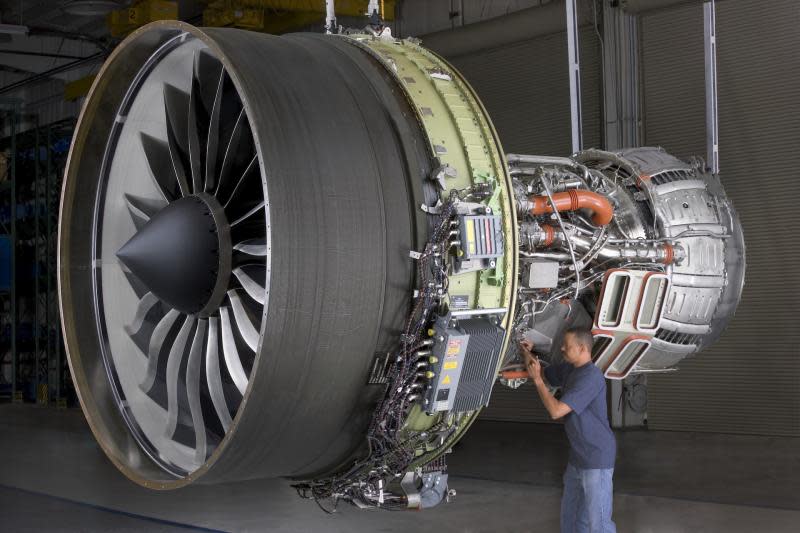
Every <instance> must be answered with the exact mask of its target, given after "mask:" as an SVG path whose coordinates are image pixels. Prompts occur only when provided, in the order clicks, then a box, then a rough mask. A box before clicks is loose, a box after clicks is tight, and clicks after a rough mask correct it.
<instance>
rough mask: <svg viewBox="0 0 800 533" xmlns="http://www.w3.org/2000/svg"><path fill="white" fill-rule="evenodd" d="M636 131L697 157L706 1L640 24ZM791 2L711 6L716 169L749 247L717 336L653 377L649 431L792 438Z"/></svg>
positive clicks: (796, 66) (797, 193) (796, 117)
mask: <svg viewBox="0 0 800 533" xmlns="http://www.w3.org/2000/svg"><path fill="white" fill-rule="evenodd" d="M640 23H641V27H640V28H641V29H640V36H641V53H642V55H641V62H642V72H643V90H644V119H645V127H644V138H645V143H646V144H648V143H649V144H652V143H658V144H660V145H662V146H663V147H664V148H665V149H666V150H667V151H669V152H671V153H675V154H677V155H679V156H683V157H687V156H689V155H691V154H705V151H706V145H705V118H704V117H705V115H704V112H705V111H704V110H705V101H704V96H703V95H704V69H703V10H702V4H699V3H697V4H688V5H684V6H679V7H676V8H671V9H666V10H662V11H657V12H652V13H650V14H644V15H643V16H641V19H640ZM798 25H800V9H798V6H797V3H796V2H794V1H793V0H773V1H770V2H746V1H742V0H725V1H724V2H717V42H718V48H717V54H718V57H717V70H718V84H719V91H718V95H719V106H718V107H719V137H720V169H721V179H722V183H723V185H724V187H725V191H726V192H727V194H728V195H729V197H730V198H731V199H732V200H733V203H734V206H735V207H736V209H737V210H738V211H739V216H740V218H741V222H742V225H743V227H744V236H745V242H746V245H747V273H746V277H745V287H744V293H743V297H742V301H741V303H740V304H739V308H738V310H737V312H736V317H735V318H734V320H733V321H732V322H731V324H730V326H729V328H728V330H727V331H726V333H725V334H724V335H723V336H722V338H721V339H720V340H719V341H718V342H717V343H716V344H715V345H714V346H713V347H711V348H710V349H708V350H706V351H704V352H702V353H700V354H699V355H697V356H695V357H692V358H690V359H687V360H686V361H684V362H683V363H682V364H681V365H680V370H679V371H678V372H675V373H671V374H662V375H653V376H650V378H649V408H648V416H649V426H650V427H651V428H653V429H663V430H689V431H705V432H723V433H746V434H761V435H788V436H800V386H798V384H800V348H799V347H800V328H798V327H797V325H796V324H795V322H796V311H797V302H798V299H800V289H798V285H797V284H796V283H794V282H793V280H792V274H791V273H792V272H793V270H794V265H796V264H797V262H798V260H800V250H798V247H797V237H796V234H795V222H794V219H795V216H796V203H797V201H798V198H800V185H799V183H800V181H798V175H797V174H798V172H797V164H796V155H795V154H796V151H797V148H796V146H797V143H798V139H800V105H798V102H797V97H798V90H797V88H798V86H800V60H798V56H797V27H798Z"/></svg>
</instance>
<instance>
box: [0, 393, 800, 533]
mask: <svg viewBox="0 0 800 533" xmlns="http://www.w3.org/2000/svg"><path fill="white" fill-rule="evenodd" d="M0 434H1V435H2V438H0V531H13V532H23V531H185V530H187V529H188V530H199V531H286V532H290V531H291V532H295V531H297V532H306V531H308V532H316V531H324V532H354V531H374V532H388V531H409V530H418V529H422V528H424V529H426V530H433V529H434V528H435V530H436V531H438V532H451V531H452V532H456V531H458V532H473V531H475V532H478V531H481V532H482V531H492V532H497V531H513V532H518V531H526V532H527V531H530V532H533V531H540V532H557V531H558V506H559V500H560V490H561V489H560V476H561V470H562V469H563V466H564V460H565V456H566V455H565V454H566V448H565V446H566V440H565V437H564V435H563V429H562V428H561V427H559V426H552V425H536V424H510V423H500V422H490V421H478V422H477V423H476V425H475V427H474V428H473V429H472V430H471V431H470V433H469V434H468V435H467V437H466V438H465V439H464V440H463V441H462V443H460V444H459V445H457V446H456V449H455V451H454V453H453V454H452V455H450V456H449V459H448V462H449V466H450V481H451V487H452V488H455V489H456V490H457V491H458V496H457V498H456V499H455V500H454V501H453V502H451V503H449V504H443V505H441V506H439V507H437V508H435V509H431V510H428V511H424V512H407V513H406V512H399V513H398V512H387V511H378V510H370V511H359V510H357V509H355V508H352V507H349V506H347V505H342V506H340V508H339V512H337V513H336V514H335V515H326V514H324V513H322V511H320V510H319V509H318V508H317V507H316V505H315V504H314V503H313V502H310V501H306V500H301V499H299V498H298V497H297V496H296V494H295V492H294V490H293V489H291V488H290V487H289V485H288V483H287V482H286V481H283V480H260V481H249V482H243V483H232V484H226V485H218V486H197V487H194V486H193V487H189V488H186V489H183V490H179V491H177V492H170V493H156V492H151V491H148V490H145V489H142V488H140V487H138V486H137V485H134V484H133V483H131V482H129V481H127V479H126V478H124V476H122V475H121V474H119V473H118V472H117V471H116V469H114V467H113V466H112V465H111V463H110V462H109V461H108V460H107V459H106V458H105V456H104V455H103V454H102V452H101V451H100V449H99V447H98V446H97V444H95V442H94V440H93V438H92V436H91V434H90V432H89V430H88V427H87V425H86V423H85V421H84V419H83V416H82V414H81V412H80V411H79V410H66V411H65V410H56V409H51V408H40V407H34V406H24V405H0ZM617 438H618V442H619V457H618V463H617V471H616V474H615V496H614V519H615V521H616V523H617V526H618V529H619V531H620V532H621V533H624V532H636V533H651V532H652V533H661V532H664V533H679V532H684V531H685V532H693V533H694V532H727V533H737V532H748V533H749V532H753V531H758V532H784V531H785V532H796V531H800V446H798V445H800V440H798V439H791V438H767V437H745V436H731V435H705V434H692V433H670V432H651V431H630V432H623V433H618V435H617Z"/></svg>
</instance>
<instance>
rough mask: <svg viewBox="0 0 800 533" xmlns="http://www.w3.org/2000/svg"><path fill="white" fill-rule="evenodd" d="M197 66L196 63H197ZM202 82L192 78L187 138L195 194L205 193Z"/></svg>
mask: <svg viewBox="0 0 800 533" xmlns="http://www.w3.org/2000/svg"><path fill="white" fill-rule="evenodd" d="M195 64H196V63H195ZM200 98H201V97H200V82H199V81H198V79H197V78H195V77H193V78H192V92H191V94H190V95H189V112H188V116H187V125H186V129H187V132H186V133H187V137H188V139H187V140H188V146H189V168H190V170H191V175H192V190H193V191H194V192H195V193H198V192H203V186H204V183H203V169H202V165H201V161H202V153H203V150H202V147H201V145H200V122H201V120H200V118H199V117H198V116H197V115H198V109H199V108H202V103H201V102H200Z"/></svg>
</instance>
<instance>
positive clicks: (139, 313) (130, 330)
mask: <svg viewBox="0 0 800 533" xmlns="http://www.w3.org/2000/svg"><path fill="white" fill-rule="evenodd" d="M157 303H158V298H157V297H156V295H155V294H153V293H152V292H148V293H147V294H145V295H144V297H143V298H142V299H141V300H139V304H138V305H137V306H136V314H135V315H133V320H132V321H131V323H130V324H128V325H126V326H125V333H127V334H128V335H130V336H133V335H136V333H137V332H138V331H139V330H140V329H141V328H142V324H143V323H144V319H145V317H146V316H147V313H149V312H150V310H151V309H152V308H153V306H154V305H156V304H157Z"/></svg>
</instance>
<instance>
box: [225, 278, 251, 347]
mask: <svg viewBox="0 0 800 533" xmlns="http://www.w3.org/2000/svg"><path fill="white" fill-rule="evenodd" d="M228 298H230V301H231V309H233V318H234V319H235V320H236V326H237V327H238V328H239V333H240V334H241V336H242V338H243V339H244V342H245V343H247V346H248V347H249V348H250V349H251V350H253V351H254V352H255V351H256V350H257V349H258V330H257V329H256V327H255V326H254V325H253V322H252V321H251V320H250V316H249V315H248V314H247V311H246V310H245V308H244V304H242V299H241V297H240V296H239V294H238V293H237V292H236V291H228Z"/></svg>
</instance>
